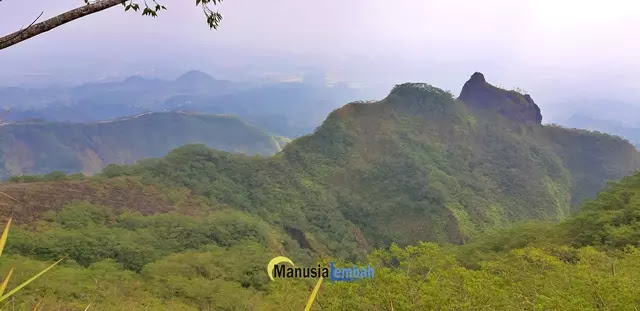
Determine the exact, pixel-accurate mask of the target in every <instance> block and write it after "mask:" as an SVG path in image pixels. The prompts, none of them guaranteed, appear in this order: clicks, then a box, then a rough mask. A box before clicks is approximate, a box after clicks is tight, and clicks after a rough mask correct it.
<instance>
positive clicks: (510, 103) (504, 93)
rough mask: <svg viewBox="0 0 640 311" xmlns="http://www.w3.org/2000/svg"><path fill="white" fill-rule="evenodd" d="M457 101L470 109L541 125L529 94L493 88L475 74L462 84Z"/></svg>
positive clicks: (479, 74)
mask: <svg viewBox="0 0 640 311" xmlns="http://www.w3.org/2000/svg"><path fill="white" fill-rule="evenodd" d="M458 99H459V100H461V101H463V102H464V103H465V104H467V105H468V106H471V107H476V108H480V109H487V110H493V111H496V112H498V113H500V114H502V115H504V116H506V117H508V118H510V119H512V120H515V121H519V122H523V123H537V124H540V123H542V114H541V113H540V108H539V107H538V105H536V103H535V102H534V101H533V99H532V98H531V96H529V94H524V95H523V94H520V93H518V92H516V91H508V90H504V89H501V88H498V87H495V86H493V85H491V84H489V83H487V81H486V80H485V78H484V75H483V74H482V73H479V72H476V73H474V74H473V75H471V78H469V80H468V81H467V82H466V83H465V84H464V86H463V87H462V91H461V92H460V97H458Z"/></svg>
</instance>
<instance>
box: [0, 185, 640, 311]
mask: <svg viewBox="0 0 640 311" xmlns="http://www.w3.org/2000/svg"><path fill="white" fill-rule="evenodd" d="M93 182H94V183H96V185H97V184H102V185H110V187H113V186H114V185H117V184H120V183H123V182H124V183H125V185H126V188H127V189H134V188H138V187H148V186H144V185H142V184H139V183H138V184H136V183H133V184H132V183H131V182H126V181H124V180H117V179H112V180H108V181H101V182H98V181H96V180H94V181H93ZM22 186H23V187H28V185H24V184H23V185H22ZM2 190H3V191H4V190H7V189H6V187H4V188H3V189H2ZM165 190H166V189H165ZM25 192H28V191H25ZM159 193H166V191H161V192H159ZM155 196H158V197H157V199H159V200H161V201H162V200H173V201H174V202H175V203H176V207H177V208H176V210H174V211H170V212H168V213H163V214H148V215H146V216H145V215H143V214H142V213H140V212H136V211H134V210H129V211H118V209H113V208H110V207H109V205H108V204H114V202H108V201H105V202H104V204H107V205H102V206H98V205H94V204H90V203H80V202H79V203H72V204H67V205H66V206H64V207H63V208H61V209H56V211H52V212H49V213H45V214H44V215H43V216H42V217H41V220H40V221H38V222H36V223H31V224H29V225H27V224H23V225H21V226H19V227H17V228H16V229H15V230H14V231H13V233H12V236H11V237H10V239H9V246H8V247H9V249H8V250H7V251H8V252H9V253H10V255H9V256H3V257H2V258H0V273H1V274H2V275H6V273H7V271H8V269H9V267H14V268H16V271H19V272H20V274H18V275H17V276H16V277H15V279H14V280H12V282H11V283H10V285H9V287H10V288H11V287H12V286H15V285H16V284H18V283H19V282H20V281H22V280H24V279H25V278H26V277H27V276H30V275H32V274H34V273H36V272H37V271H38V270H40V269H43V268H44V267H46V265H47V262H46V261H45V260H47V259H48V260H53V259H55V258H58V257H59V256H60V254H66V253H68V254H70V256H71V259H68V260H66V261H65V262H64V263H63V264H62V265H61V266H58V267H56V269H54V270H52V271H50V272H49V273H47V274H46V275H45V276H43V277H42V278H41V279H39V280H38V281H37V282H35V283H33V284H32V285H30V286H29V287H27V288H26V289H25V290H23V291H22V292H20V293H19V295H17V296H16V299H15V301H13V302H11V305H12V306H13V308H15V309H16V310H31V308H32V307H33V306H34V305H36V304H37V303H38V302H40V303H41V305H42V306H43V307H45V308H47V307H48V308H55V309H56V310H77V309H83V308H84V307H86V306H87V304H89V303H91V308H93V309H94V310H131V309H134V310H140V309H148V310H274V311H275V310H296V311H297V310H302V309H303V307H304V304H305V301H306V299H307V297H308V296H309V294H310V292H311V288H312V287H313V285H314V283H315V280H313V279H312V280H301V279H278V280H276V281H269V279H268V277H267V275H266V272H265V271H264V268H265V265H266V262H268V260H269V259H270V258H272V257H273V256H276V255H283V254H284V255H287V256H290V257H292V258H295V261H296V264H299V265H305V264H306V265H310V264H312V263H313V260H314V259H313V258H314V256H313V255H312V254H310V253H309V252H308V251H305V250H303V249H300V248H299V247H298V246H297V243H295V241H293V240H292V239H291V238H290V237H288V236H287V235H286V234H285V233H283V231H282V230H281V229H276V228H275V227H273V226H270V225H268V224H267V223H266V222H264V221H261V220H259V219H257V218H255V217H253V216H250V215H248V214H246V213H243V212H238V211H232V210H228V209H225V208H224V207H222V206H219V205H217V204H215V203H213V202H210V201H207V200H205V201H203V202H201V203H202V204H201V205H190V204H188V203H187V202H193V199H188V196H189V195H188V192H184V191H183V192H174V193H173V194H172V195H167V196H165V195H159V194H156V195H155ZM132 206H135V205H132ZM197 206H200V207H197ZM187 207H189V208H188V209H187V210H189V211H191V212H190V213H191V215H185V214H184V213H185V208H187ZM639 209H640V173H636V174H635V175H633V176H629V177H625V178H624V179H622V180H621V181H620V182H616V183H612V184H610V185H609V186H608V188H607V189H606V190H605V191H603V192H602V193H600V194H599V195H598V196H597V198H595V199H594V200H589V201H587V202H586V203H585V204H584V205H583V206H582V209H581V211H580V212H579V213H578V214H577V215H576V216H574V217H571V218H569V219H567V220H565V221H563V222H561V223H551V222H527V223H523V224H521V225H517V226H515V227H512V228H509V229H503V230H497V231H494V232H491V233H487V234H483V235H480V236H477V237H476V238H475V239H474V241H473V242H471V243H469V244H466V245H464V246H459V245H455V246H454V245H437V244H434V243H423V242H419V243H417V244H416V245H414V246H406V247H400V246H397V245H396V244H392V245H391V246H390V247H389V248H385V249H380V250H375V251H373V252H372V253H371V254H370V255H369V256H368V257H367V259H366V260H364V261H361V262H358V263H359V264H370V265H372V266H373V267H375V277H374V278H373V279H371V280H367V281H356V282H347V283H333V282H329V281H325V282H324V284H323V286H322V287H321V289H320V293H319V295H318V298H317V299H316V304H315V305H314V308H312V310H434V309H438V310H460V308H463V309H465V310H576V311H578V310H635V309H636V308H639V307H640V302H639V301H638V299H637V297H638V295H640V291H639V290H638V287H637V286H636V282H637V274H638V273H640V265H639V264H638V263H639V262H640V250H639V249H638V247H640V245H639V244H640V231H638V228H640V227H639V224H638V217H637V215H638V211H639ZM205 214H206V215H207V216H203V215H205ZM316 258H317V257H316ZM317 260H318V262H319V263H321V264H324V263H326V262H327V261H329V260H338V262H340V263H342V264H344V265H349V264H350V263H348V262H344V261H342V260H340V259H339V258H335V257H321V258H319V259H317Z"/></svg>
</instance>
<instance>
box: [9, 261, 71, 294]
mask: <svg viewBox="0 0 640 311" xmlns="http://www.w3.org/2000/svg"><path fill="white" fill-rule="evenodd" d="M66 257H67V256H64V257H62V258H60V260H58V261H56V262H54V263H53V264H52V265H50V266H49V267H48V268H46V269H44V270H42V271H40V273H38V274H36V275H34V276H33V277H31V278H30V279H28V280H26V281H24V283H22V284H20V285H18V286H17V287H16V288H14V289H12V290H11V291H10V292H8V293H7V294H5V295H4V296H2V297H0V302H2V301H4V300H5V299H7V298H9V297H11V295H13V294H15V293H17V292H18V291H19V290H21V289H22V288H23V287H25V286H27V285H29V283H31V282H33V281H35V280H36V279H37V278H39V277H40V276H42V275H43V274H45V273H46V272H47V271H49V270H50V269H51V268H53V267H54V266H55V265H57V264H59V263H60V262H61V261H62V260H64V259H65V258H66Z"/></svg>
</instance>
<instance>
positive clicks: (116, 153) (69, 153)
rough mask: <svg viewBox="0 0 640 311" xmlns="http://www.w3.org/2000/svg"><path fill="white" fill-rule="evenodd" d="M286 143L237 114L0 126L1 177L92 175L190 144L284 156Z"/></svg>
mask: <svg viewBox="0 0 640 311" xmlns="http://www.w3.org/2000/svg"><path fill="white" fill-rule="evenodd" d="M287 141H288V140H287V139H285V138H282V137H277V136H273V135H271V134H268V133H266V132H264V131H263V130H261V129H259V128H257V127H255V126H252V125H249V124H247V123H245V122H244V121H241V120H240V119H238V118H236V117H232V116H220V115H203V114H195V113H187V112H164V113H144V114H141V115H137V116H134V117H128V118H121V119H115V120H110V121H100V122H93V123H56V122H39V121H31V122H22V123H13V124H12V123H5V124H2V125H0V179H6V178H8V177H10V176H12V175H22V174H44V173H49V172H51V171H63V172H65V173H85V174H93V173H95V172H98V171H100V170H101V169H102V168H103V167H104V166H105V165H107V164H127V163H134V162H136V161H138V160H141V159H144V158H150V157H161V156H164V155H165V154H167V153H168V152H169V151H170V150H172V149H175V148H177V147H179V146H182V145H185V144H193V143H199V144H205V145H207V146H209V147H211V148H216V149H219V150H224V151H229V152H238V153H246V154H250V155H255V154H259V155H271V154H275V153H277V152H279V151H280V150H281V149H282V147H283V146H284V145H285V144H286V143H287Z"/></svg>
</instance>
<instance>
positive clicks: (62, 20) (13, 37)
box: [0, 0, 123, 50]
mask: <svg viewBox="0 0 640 311" xmlns="http://www.w3.org/2000/svg"><path fill="white" fill-rule="evenodd" d="M122 2H123V0H98V1H96V2H94V3H90V4H87V5H83V6H81V7H79V8H76V9H73V10H71V11H68V12H65V13H62V14H60V15H58V16H55V17H52V18H50V19H48V20H46V21H43V22H40V23H37V24H33V25H29V26H28V27H27V28H25V29H21V30H18V31H16V32H14V33H11V34H8V35H6V36H4V37H2V38H0V50H2V49H5V48H8V47H10V46H12V45H15V44H18V43H20V42H22V41H25V40H27V39H29V38H32V37H35V36H37V35H39V34H41V33H44V32H47V31H49V30H51V29H53V28H56V27H58V26H61V25H64V24H66V23H68V22H71V21H74V20H76V19H78V18H81V17H84V16H87V15H90V14H93V13H97V12H100V11H102V10H105V9H108V8H110V7H113V6H116V5H118V4H122Z"/></svg>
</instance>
